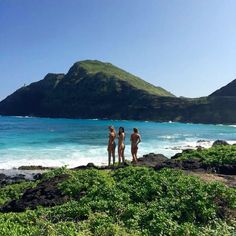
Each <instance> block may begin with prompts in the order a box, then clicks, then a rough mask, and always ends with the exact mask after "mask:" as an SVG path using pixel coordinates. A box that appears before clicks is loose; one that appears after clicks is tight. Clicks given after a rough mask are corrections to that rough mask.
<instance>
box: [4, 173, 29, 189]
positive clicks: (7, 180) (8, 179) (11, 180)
mask: <svg viewBox="0 0 236 236" xmlns="http://www.w3.org/2000/svg"><path fill="white" fill-rule="evenodd" d="M27 180H28V179H27V178H26V177H25V175H22V174H18V175H15V176H8V175H5V174H2V173H1V174H0V187H4V186H5V185H8V184H15V183H20V182H22V181H27Z"/></svg>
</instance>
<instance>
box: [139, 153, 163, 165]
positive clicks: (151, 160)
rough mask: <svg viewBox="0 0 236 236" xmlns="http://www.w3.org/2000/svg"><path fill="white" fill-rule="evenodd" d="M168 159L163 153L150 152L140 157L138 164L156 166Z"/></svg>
mask: <svg viewBox="0 0 236 236" xmlns="http://www.w3.org/2000/svg"><path fill="white" fill-rule="evenodd" d="M166 160H168V158H167V157H166V156H164V155H162V154H155V153H149V154H147V155H144V156H143V157H140V158H138V163H137V165H139V166H149V167H155V166H156V165H157V164H158V163H162V162H164V161H166Z"/></svg>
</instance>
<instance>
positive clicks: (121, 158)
mask: <svg viewBox="0 0 236 236" xmlns="http://www.w3.org/2000/svg"><path fill="white" fill-rule="evenodd" d="M124 142H125V130H124V128H123V127H120V128H119V134H118V157H119V165H120V164H121V162H122V164H123V165H124V164H125V155H124V151H125V143H124Z"/></svg>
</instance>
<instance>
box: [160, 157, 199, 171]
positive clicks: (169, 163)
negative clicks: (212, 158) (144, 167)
mask: <svg viewBox="0 0 236 236" xmlns="http://www.w3.org/2000/svg"><path fill="white" fill-rule="evenodd" d="M163 168H175V169H182V170H200V169H202V168H203V165H202V162H201V160H200V159H198V158H192V159H188V160H176V159H168V160H166V161H163V162H160V163H158V164H157V165H156V166H155V170H161V169H163Z"/></svg>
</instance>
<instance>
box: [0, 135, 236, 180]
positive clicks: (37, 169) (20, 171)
mask: <svg viewBox="0 0 236 236" xmlns="http://www.w3.org/2000/svg"><path fill="white" fill-rule="evenodd" d="M217 142H220V143H222V142H223V143H224V142H225V143H227V144H228V145H236V141H232V140H215V141H212V140H211V141H210V140H197V141H196V142H195V143H196V144H197V145H196V146H190V145H189V146H185V147H184V148H183V147H182V149H180V148H179V149H178V148H177V147H173V149H174V150H176V153H175V154H174V155H173V156H171V157H167V156H165V155H164V154H161V153H154V152H150V153H148V154H144V155H143V156H140V157H139V158H138V159H139V160H142V159H145V158H146V157H149V156H151V157H152V156H158V158H159V157H161V158H162V157H163V158H164V159H166V160H172V159H175V158H176V157H177V156H178V155H180V154H181V153H183V152H188V151H191V150H198V149H209V148H211V147H212V146H214V143H217ZM198 144H199V145H198ZM161 160H162V159H161ZM126 161H127V162H130V161H131V160H129V159H126ZM149 164H150V163H149ZM89 165H93V166H94V167H96V168H98V169H104V168H106V167H107V163H105V162H104V163H103V162H102V163H99V164H98V163H96V162H87V163H85V164H82V165H79V163H78V165H76V166H73V167H69V165H67V164H66V165H61V166H42V165H31V164H29V165H21V166H19V167H13V168H9V169H4V168H3V169H0V174H4V175H6V176H9V177H15V176H17V175H25V176H27V177H28V178H32V176H33V175H36V174H42V173H44V172H46V171H50V170H53V169H57V168H62V167H63V166H65V167H66V168H68V169H76V168H80V167H86V166H89ZM151 166H152V164H151ZM28 178H27V179H28Z"/></svg>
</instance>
